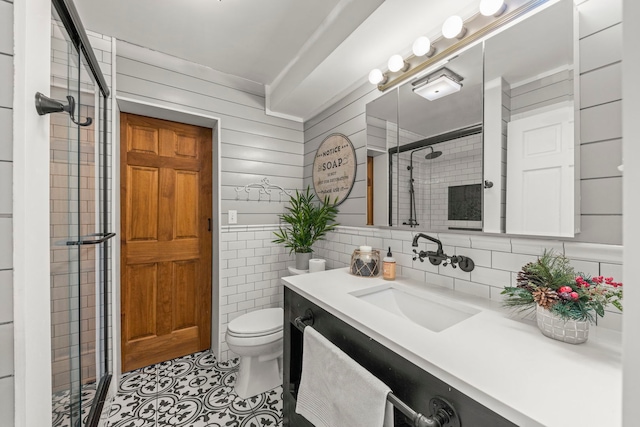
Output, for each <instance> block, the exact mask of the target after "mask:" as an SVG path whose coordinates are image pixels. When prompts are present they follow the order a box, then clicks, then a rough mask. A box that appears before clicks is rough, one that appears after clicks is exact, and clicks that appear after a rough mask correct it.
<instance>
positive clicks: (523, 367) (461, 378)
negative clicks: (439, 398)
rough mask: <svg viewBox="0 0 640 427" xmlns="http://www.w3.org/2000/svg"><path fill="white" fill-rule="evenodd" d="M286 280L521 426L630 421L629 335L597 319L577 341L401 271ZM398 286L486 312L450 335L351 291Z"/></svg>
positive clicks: (332, 273) (321, 274) (327, 274)
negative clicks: (625, 405) (626, 386)
mask: <svg viewBox="0 0 640 427" xmlns="http://www.w3.org/2000/svg"><path fill="white" fill-rule="evenodd" d="M282 280H283V282H284V284H285V286H287V287H288V288H289V289H291V290H293V291H295V292H297V293H298V294H300V295H301V296H303V297H305V298H307V299H308V300H310V301H311V302H313V303H315V304H317V305H318V306H320V307H321V308H323V309H325V310H327V311H328V312H329V313H331V314H333V315H335V316H336V317H338V318H339V319H341V320H343V321H344V322H346V323H348V324H349V325H351V326H353V327H354V328H356V329H358V330H359V331H361V332H363V333H365V334H367V335H368V336H369V337H371V338H373V339H375V340H376V341H378V342H380V343H381V344H383V345H385V346H386V347H388V348H389V349H391V350H393V351H394V352H396V353H397V354H399V355H400V356H402V357H404V358H405V359H407V360H409V361H411V362H412V363H414V364H415V365H417V366H419V367H421V368H423V369H424V370H425V371H428V372H429V373H431V374H432V375H434V376H436V377H438V378H439V379H441V380H442V381H444V382H446V383H447V384H449V385H450V386H452V387H455V388H456V389H458V390H460V391H461V392H463V393H465V394H466V395H467V396H469V397H470V398H472V399H474V400H476V401H478V402H479V403H481V404H483V405H484V406H486V407H487V408H489V409H491V410H492V411H494V412H496V413H498V414H500V415H502V416H503V417H505V418H507V419H508V420H510V421H512V422H513V423H515V424H517V425H519V426H521V427H528V426H546V427H556V426H557V427H572V426H576V427H589V426H594V427H595V426H611V427H615V426H620V425H622V421H621V417H622V361H621V358H622V349H621V334H620V333H619V332H615V331H612V330H607V329H604V328H600V329H599V328H597V327H594V326H593V325H592V327H591V330H590V334H589V340H588V341H587V342H586V343H584V344H579V345H572V344H566V343H563V342H559V341H556V340H552V339H550V338H547V337H545V336H543V335H542V333H540V331H539V330H538V328H537V326H536V325H535V323H534V322H532V321H527V320H521V319H519V318H517V317H516V316H515V315H513V314H512V313H510V312H509V311H508V310H506V309H504V308H502V307H501V306H500V304H498V303H496V302H494V301H489V300H487V299H483V298H478V297H475V296H472V295H468V294H464V293H461V292H454V291H451V290H449V289H446V288H441V287H438V286H430V285H428V284H426V283H421V282H418V281H415V280H410V279H404V278H402V277H398V278H397V280H395V281H393V282H391V281H386V280H383V279H382V277H377V278H364V277H356V276H353V275H351V274H349V273H348V270H347V269H346V268H344V269H338V270H328V271H323V272H318V273H313V274H306V275H300V276H290V277H285V278H283V279H282ZM390 283H394V284H395V285H396V286H398V287H401V288H405V289H407V290H408V291H410V292H421V293H424V294H425V295H428V294H429V293H433V294H436V295H439V296H441V297H444V298H449V299H453V300H454V301H456V302H457V303H458V304H463V305H466V306H469V307H473V308H476V309H480V310H481V312H480V313H478V314H475V315H473V316H471V317H469V318H468V319H466V320H463V321H462V322H460V323H458V324H455V325H453V326H451V327H449V328H447V329H445V330H443V331H441V332H432V331H430V330H428V329H426V328H423V327H421V326H418V325H416V324H414V323H413V322H411V321H410V320H408V319H404V318H402V317H400V316H398V315H395V314H392V313H388V312H386V311H384V310H382V309H380V308H378V307H376V306H374V305H372V304H370V303H368V302H366V301H362V300H360V299H358V298H356V297H355V296H353V295H350V294H349V293H350V292H354V291H359V290H362V289H366V288H371V287H374V286H379V285H384V284H390Z"/></svg>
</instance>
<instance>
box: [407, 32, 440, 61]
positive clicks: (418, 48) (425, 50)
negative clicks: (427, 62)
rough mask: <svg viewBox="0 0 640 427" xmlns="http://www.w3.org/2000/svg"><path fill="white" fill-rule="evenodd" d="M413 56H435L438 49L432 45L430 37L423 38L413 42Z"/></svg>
mask: <svg viewBox="0 0 640 427" xmlns="http://www.w3.org/2000/svg"><path fill="white" fill-rule="evenodd" d="M412 50H413V54H414V55H415V56H425V55H426V56H427V58H429V57H431V56H433V54H434V53H436V48H435V47H433V45H432V44H431V40H429V37H425V36H421V37H418V38H417V39H416V41H414V42H413V46H412Z"/></svg>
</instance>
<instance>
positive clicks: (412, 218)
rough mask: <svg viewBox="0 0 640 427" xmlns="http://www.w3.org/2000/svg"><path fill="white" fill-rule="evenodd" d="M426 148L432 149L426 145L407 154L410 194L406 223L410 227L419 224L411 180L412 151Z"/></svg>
mask: <svg viewBox="0 0 640 427" xmlns="http://www.w3.org/2000/svg"><path fill="white" fill-rule="evenodd" d="M427 148H431V151H433V148H432V147H431V145H427V146H424V147H420V148H417V149H415V150H413V151H412V152H411V153H410V154H409V192H410V194H409V222H408V223H407V225H409V226H410V227H413V226H414V225H419V224H418V212H417V211H416V209H417V208H416V202H415V188H414V187H413V181H414V180H413V153H415V152H416V151H421V150H426V149H427ZM414 222H415V224H414Z"/></svg>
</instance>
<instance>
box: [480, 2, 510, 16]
mask: <svg viewBox="0 0 640 427" xmlns="http://www.w3.org/2000/svg"><path fill="white" fill-rule="evenodd" d="M505 10H507V4H506V3H505V2H504V0H481V1H480V13H481V14H482V15H484V16H496V17H498V16H500V15H502V14H503V13H504V11H505Z"/></svg>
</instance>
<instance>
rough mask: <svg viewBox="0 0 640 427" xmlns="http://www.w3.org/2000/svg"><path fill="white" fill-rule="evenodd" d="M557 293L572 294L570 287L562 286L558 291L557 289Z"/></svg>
mask: <svg viewBox="0 0 640 427" xmlns="http://www.w3.org/2000/svg"><path fill="white" fill-rule="evenodd" d="M558 292H560V293H565V292H573V289H571V286H562V287H560V289H558Z"/></svg>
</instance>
